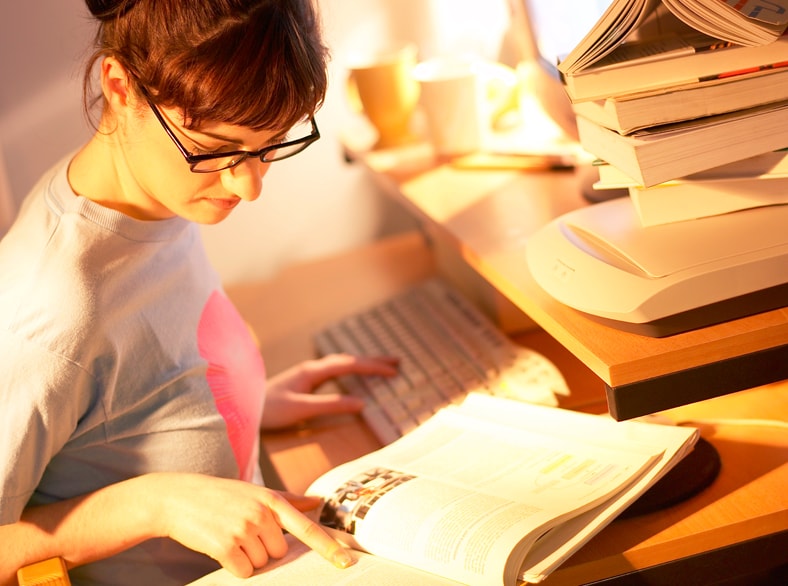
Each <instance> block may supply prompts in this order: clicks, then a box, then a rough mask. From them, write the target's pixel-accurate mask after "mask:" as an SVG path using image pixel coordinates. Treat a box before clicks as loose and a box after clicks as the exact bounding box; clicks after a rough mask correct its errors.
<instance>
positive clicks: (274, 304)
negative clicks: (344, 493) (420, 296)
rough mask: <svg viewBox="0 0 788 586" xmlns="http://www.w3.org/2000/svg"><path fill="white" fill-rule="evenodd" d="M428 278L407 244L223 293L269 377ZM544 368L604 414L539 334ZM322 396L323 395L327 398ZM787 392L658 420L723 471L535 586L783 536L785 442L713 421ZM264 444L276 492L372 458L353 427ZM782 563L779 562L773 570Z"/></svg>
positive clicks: (754, 414) (762, 430) (777, 412)
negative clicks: (710, 448) (693, 433)
mask: <svg viewBox="0 0 788 586" xmlns="http://www.w3.org/2000/svg"><path fill="white" fill-rule="evenodd" d="M433 272H434V266H433V262H432V255H431V254H430V251H429V249H428V247H427V246H426V245H425V242H424V240H423V239H422V238H421V237H420V236H419V235H416V234H409V235H405V236H402V237H398V238H394V239H390V240H388V241H384V242H381V243H378V244H376V245H374V246H370V247H367V248H364V249H360V250H358V251H354V252H352V253H349V254H347V255H343V256H339V257H335V258H331V259H328V260H325V261H317V262H314V263H308V264H305V265H302V266H298V267H292V268H289V269H286V270H285V271H284V272H283V273H282V274H281V275H280V276H278V277H277V278H276V279H274V280H272V281H269V282H264V283H258V284H250V285H244V286H238V287H231V288H229V289H228V294H229V295H230V297H231V298H232V299H233V301H234V302H235V303H236V304H237V306H238V308H239V310H240V311H241V313H242V314H243V315H244V317H245V318H246V319H247V321H248V322H249V323H250V325H251V326H252V328H253V329H254V330H255V332H256V333H257V335H258V338H259V340H260V344H261V349H262V352H263V355H264V357H265V358H266V364H267V368H268V369H269V372H270V373H275V372H277V371H279V370H281V369H283V368H285V367H287V366H290V365H291V364H293V363H295V362H297V361H298V360H301V359H304V358H308V357H312V356H314V351H313V348H312V343H311V336H312V334H313V333H314V332H315V331H316V330H317V329H318V328H320V327H321V326H323V325H325V324H327V323H328V322H330V321H331V320H334V319H337V318H339V317H341V316H343V315H345V314H347V313H350V312H352V311H354V310H356V309H359V308H362V307H364V306H366V305H369V304H371V303H375V302H377V301H380V300H382V299H385V298H386V297H388V296H390V295H392V294H394V293H396V292H397V291H400V290H402V289H404V288H405V287H407V286H408V285H409V284H412V283H415V282H417V281H419V280H420V279H422V278H425V277H427V276H429V275H431V274H433ZM519 341H522V342H524V343H527V344H529V345H531V346H533V347H534V348H536V349H537V350H540V351H542V352H543V353H544V354H546V355H547V356H549V357H550V358H551V359H553V360H554V361H555V362H556V364H558V366H559V368H561V369H562V371H563V372H564V374H565V376H566V377H567V380H568V382H569V384H570V387H571V388H572V396H570V397H569V398H567V399H566V400H565V406H567V407H571V408H578V409H582V410H586V411H589V412H604V411H605V399H604V393H603V390H602V389H601V388H600V384H601V383H600V382H599V381H598V379H597V378H596V376H595V375H594V373H593V372H591V371H590V370H589V369H588V368H587V367H585V366H584V365H583V364H582V363H581V362H579V361H578V360H577V359H575V358H574V357H573V356H572V355H571V353H569V352H568V351H566V350H565V349H564V348H563V347H562V346H561V345H560V344H558V343H557V342H556V341H554V340H553V339H552V338H551V337H550V336H547V335H544V333H540V332H534V333H530V334H528V335H527V336H526V337H524V338H523V339H522V340H519ZM330 389H331V387H330V385H327V390H330ZM786 414H788V383H786V382H783V383H775V384H772V385H767V386H765V387H760V388H757V389H753V390H750V391H742V392H739V393H735V394H732V395H727V396H724V397H720V398H717V399H712V400H709V401H704V402H701V403H696V404H694V405H688V406H685V407H681V408H677V409H673V410H671V411H668V412H665V415H666V416H668V417H670V418H671V419H673V420H674V421H676V422H682V421H687V420H691V421H705V422H706V423H701V424H699V427H700V428H701V430H702V435H703V436H704V437H705V438H707V439H708V440H709V441H710V442H711V443H712V444H713V445H714V446H715V447H716V448H717V450H718V451H719V453H720V455H721V458H722V471H721V473H720V475H719V477H718V478H717V480H716V481H715V482H714V484H712V486H710V487H709V488H708V489H706V490H705V491H703V492H702V493H701V494H699V495H697V496H695V497H693V498H691V499H689V500H687V501H685V502H683V503H680V504H678V505H676V506H674V507H671V508H669V509H667V510H665V511H663V512H658V513H652V514H649V515H644V516H641V517H636V518H632V519H625V520H618V521H615V522H614V523H613V524H611V525H610V526H609V527H607V528H606V529H605V530H603V531H602V532H601V533H600V534H599V535H597V536H596V537H595V538H594V539H592V540H591V541H590V542H589V543H588V544H587V545H586V546H585V547H583V548H582V549H581V550H580V551H578V552H577V553H576V554H575V555H574V556H573V557H572V558H571V559H570V560H568V561H567V562H566V563H565V564H564V565H563V566H562V567H561V568H560V569H559V570H558V571H556V572H555V573H554V574H553V575H551V576H550V578H549V579H548V581H547V582H546V583H545V584H550V585H557V584H577V583H581V582H587V581H590V580H596V579H603V578H606V577H609V576H613V575H618V574H622V573H626V572H629V571H632V570H635V569H642V568H645V567H651V566H655V565H657V564H662V563H666V562H669V561H671V560H675V559H676V558H682V557H687V556H692V555H696V554H700V553H703V552H706V551H709V550H712V549H715V548H721V547H726V546H729V545H731V544H737V543H740V542H743V541H746V540H748V539H754V538H758V537H761V536H765V535H770V534H773V533H775V532H777V531H781V530H786V529H788V492H787V491H786V490H785V487H786V486H788V431H786V429H785V428H784V427H782V428H781V427H769V426H765V425H756V424H746V423H744V424H738V423H725V422H723V421H719V422H718V421H715V420H731V419H735V420H750V419H752V420H757V419H775V418H779V419H781V420H782V421H785V420H786ZM263 441H264V443H265V446H266V448H267V450H268V452H269V454H270V457H271V460H272V461H273V464H274V466H275V467H276V469H277V471H278V472H279V474H280V476H281V477H282V479H283V481H284V483H285V486H286V487H287V488H288V489H289V490H291V491H293V492H303V491H304V489H305V488H306V487H307V486H308V485H309V484H310V483H311V482H312V481H313V480H314V479H315V478H317V476H319V475H320V474H322V473H323V472H325V471H327V470H329V469H330V468H332V467H334V466H336V465H338V464H340V463H343V462H346V461H348V460H350V459H352V458H355V457H358V456H360V455H362V454H365V453H368V452H369V451H371V450H374V449H376V448H377V447H379V444H378V442H377V440H376V439H375V438H374V436H373V435H372V434H371V433H370V432H369V430H368V429H367V428H366V426H365V425H364V424H363V423H362V422H361V421H360V419H359V418H358V417H355V416H339V417H327V418H324V419H321V420H318V421H314V422H312V423H310V424H306V425H304V426H302V427H299V428H297V429H293V430H287V431H282V432H277V433H267V434H265V435H264V436H263ZM783 561H788V560H783Z"/></svg>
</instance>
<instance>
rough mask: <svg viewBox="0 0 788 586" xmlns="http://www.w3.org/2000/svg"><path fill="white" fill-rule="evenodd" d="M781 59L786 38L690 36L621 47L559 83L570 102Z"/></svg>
mask: <svg viewBox="0 0 788 586" xmlns="http://www.w3.org/2000/svg"><path fill="white" fill-rule="evenodd" d="M787 61H788V36H786V35H783V36H782V37H780V38H779V39H777V40H776V41H774V42H772V43H769V44H768V45H759V46H755V47H745V46H741V45H730V44H727V43H722V42H720V41H718V40H717V39H714V38H712V37H707V36H706V35H703V34H701V33H693V34H684V35H675V36H667V37H663V38H659V39H649V40H642V41H633V42H628V43H624V44H623V45H621V46H620V47H618V48H617V49H616V50H615V51H613V52H612V53H610V54H609V55H608V56H606V57H605V58H603V59H601V60H600V61H598V62H596V63H594V64H593V65H591V66H589V67H586V68H584V69H583V70H581V71H577V72H575V73H571V74H564V75H563V82H564V87H565V89H566V93H567V95H568V96H569V98H570V100H571V101H572V102H581V101H585V100H601V99H605V98H609V97H613V96H622V95H627V94H633V93H639V92H643V91H650V90H659V89H666V88H672V87H679V86H684V85H689V84H695V83H700V82H702V81H707V80H713V79H725V78H732V77H735V76H737V75H748V74H751V73H756V72H758V71H764V70H768V69H772V68H778V67H782V66H784V65H785V63H786V62H787ZM559 65H560V64H559Z"/></svg>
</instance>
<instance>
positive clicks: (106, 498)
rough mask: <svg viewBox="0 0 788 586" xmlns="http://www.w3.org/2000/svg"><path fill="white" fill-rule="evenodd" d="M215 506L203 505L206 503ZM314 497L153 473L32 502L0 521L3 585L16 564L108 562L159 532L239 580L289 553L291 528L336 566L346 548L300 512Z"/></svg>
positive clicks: (345, 562)
mask: <svg viewBox="0 0 788 586" xmlns="http://www.w3.org/2000/svg"><path fill="white" fill-rule="evenodd" d="M206 502H210V503H213V505H212V506H211V507H205V503H206ZM317 504H318V500H317V499H312V498H307V497H297V496H294V495H286V494H283V493H278V492H276V491H272V490H270V489H267V488H264V487H260V486H256V485H253V484H249V483H246V482H242V481H238V480H227V479H222V478H214V477H211V476H204V475H200V474H184V473H156V474H147V475H144V476H139V477H137V478H133V479H130V480H127V481H124V482H120V483H117V484H113V485H110V486H108V487H106V488H103V489H101V490H98V491H96V492H93V493H90V494H88V495H84V496H81V497H77V498H73V499H69V500H66V501H62V502H58V503H54V504H51V505H44V506H38V507H29V508H27V509H25V511H24V512H23V514H22V519H21V520H20V521H19V522H17V523H14V524H11V525H3V526H0V543H2V544H3V547H2V548H0V584H1V585H3V586H5V585H14V584H16V581H15V580H16V571H17V569H18V568H20V567H22V566H25V565H28V564H31V563H34V562H37V561H42V560H44V559H48V558H51V557H55V556H60V557H62V558H64V559H65V561H66V564H67V565H68V566H69V567H74V566H78V565H82V564H85V563H89V562H92V561H96V560H99V559H103V558H106V557H109V556H112V555H114V554H116V553H119V552H121V551H123V550H125V549H127V548H129V547H132V546H134V545H136V544H138V543H141V542H143V541H145V540H147V539H151V538H154V537H169V538H172V539H174V540H176V541H178V542H180V543H181V544H182V545H184V546H186V547H188V548H190V549H193V550H195V551H198V552H201V553H204V554H206V555H208V556H210V557H212V558H214V559H215V560H217V561H218V562H219V563H220V564H221V565H222V566H224V567H225V568H227V569H228V570H229V571H231V572H232V573H233V574H235V575H237V576H240V577H248V576H249V575H251V573H252V572H253V570H254V568H258V567H261V566H263V565H265V564H266V563H267V562H268V560H269V559H270V558H279V557H282V556H284V555H285V553H286V551H287V545H286V542H285V540H284V536H283V534H282V529H286V530H287V531H288V532H290V533H292V534H293V535H294V536H295V537H297V538H298V539H300V540H301V541H303V542H304V543H306V544H307V545H308V546H310V547H311V548H313V549H314V550H315V551H317V552H318V553H320V554H321V555H322V556H323V557H325V558H326V559H327V560H329V561H331V562H332V563H333V564H334V565H336V566H338V567H340V568H343V567H347V566H349V565H350V564H352V563H353V562H352V558H351V556H350V555H349V553H348V552H347V551H346V550H345V549H344V548H343V547H342V546H341V545H340V544H339V543H337V542H336V541H335V540H333V539H332V538H331V537H329V536H328V535H327V534H326V533H325V531H323V529H321V528H320V526H319V525H318V524H317V523H315V522H314V521H312V520H310V519H309V518H307V517H306V516H304V515H303V514H302V513H301V511H305V510H309V509H312V508H314V507H316V506H317Z"/></svg>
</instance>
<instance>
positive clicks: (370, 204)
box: [0, 0, 506, 283]
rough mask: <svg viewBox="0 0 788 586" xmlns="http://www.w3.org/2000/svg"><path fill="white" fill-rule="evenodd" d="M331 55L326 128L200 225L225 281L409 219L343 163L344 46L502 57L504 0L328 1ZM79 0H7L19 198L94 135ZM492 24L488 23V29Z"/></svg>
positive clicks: (7, 144)
mask: <svg viewBox="0 0 788 586" xmlns="http://www.w3.org/2000/svg"><path fill="white" fill-rule="evenodd" d="M320 5H321V11H322V13H323V19H324V24H325V31H326V39H327V42H328V44H329V46H330V47H331V49H332V54H333V55H334V59H333V61H332V64H331V69H330V72H329V73H330V78H331V82H332V83H331V87H330V90H329V95H328V96H327V99H326V103H325V106H324V108H323V110H322V111H321V112H320V113H319V114H318V116H317V120H318V124H319V125H320V129H321V134H322V136H323V138H322V139H321V140H320V141H318V142H317V143H315V145H313V146H311V147H310V148H309V149H307V150H306V151H305V152H304V153H303V154H301V155H299V156H298V157H294V158H293V159H290V160H287V161H282V162H279V163H276V164H275V167H274V168H272V170H271V171H270V172H269V174H268V175H267V176H266V179H265V185H264V192H263V196H262V197H261V198H260V199H259V200H258V201H257V202H255V203H254V204H251V205H250V204H246V205H243V206H241V207H240V208H238V209H237V210H236V211H235V212H234V213H233V214H232V215H231V216H230V218H228V219H227V220H226V221H225V222H223V223H221V224H219V225H217V226H210V227H204V228H203V235H204V239H205V242H206V247H207V249H208V254H209V256H210V257H211V259H212V261H213V262H214V264H215V265H216V267H217V269H218V270H219V272H220V274H221V275H222V278H223V279H224V280H225V282H228V283H229V282H235V281H239V280H244V279H258V278H265V277H267V276H270V275H272V274H273V273H275V272H276V271H277V270H279V269H280V268H281V267H282V266H285V265H287V264H289V263H292V262H298V261H301V260H306V259H310V258H315V257H319V256H321V255H326V254H330V253H332V252H336V251H341V250H344V249H347V248H350V247H354V246H357V245H359V244H361V243H364V242H368V241H370V240H372V239H375V238H378V237H380V236H381V235H384V234H387V233H390V232H394V231H397V230H401V229H405V228H408V227H412V225H413V222H412V220H411V219H410V218H409V217H408V216H407V215H406V214H405V213H404V212H403V211H402V210H400V209H399V208H398V207H396V206H395V205H393V204H392V203H391V202H390V201H389V200H388V199H387V198H386V197H385V196H382V195H381V194H380V193H379V192H378V191H377V189H376V188H375V187H374V186H373V185H372V184H371V182H370V180H369V178H368V177H367V176H366V175H365V174H364V172H363V171H362V170H361V169H359V168H357V167H356V166H353V165H348V164H346V163H345V161H344V159H343V156H342V152H341V148H340V145H339V140H338V136H339V135H340V132H341V130H342V128H343V127H345V125H346V124H347V122H348V120H349V118H350V117H352V116H355V114H353V113H352V112H350V111H349V110H348V108H347V107H346V104H345V101H344V95H343V93H342V88H343V86H344V75H345V74H344V70H343V68H342V54H343V53H345V52H347V51H351V50H358V49H359V48H364V47H369V46H371V45H373V44H375V43H377V42H380V41H381V40H385V39H405V40H412V41H415V42H417V43H418V44H419V46H420V50H421V54H422V56H424V57H429V56H432V55H435V54H440V53H446V52H450V51H456V50H459V49H462V50H464V51H467V50H472V51H474V52H476V53H479V54H481V55H482V56H487V57H494V56H495V55H496V53H497V50H498V44H499V42H500V35H501V34H502V30H503V27H504V26H505V21H506V6H505V5H506V2H505V0H484V1H483V2H482V1H481V0H320ZM92 31H93V28H92V23H91V22H90V19H89V17H88V13H87V9H86V8H85V7H84V3H83V1H82V0H36V1H35V2H13V3H12V2H6V1H5V0H4V1H3V2H2V5H0V160H2V158H5V162H6V167H7V171H8V173H7V174H8V186H9V187H10V191H11V194H12V196H13V199H14V200H15V203H16V204H18V202H19V201H20V200H21V199H22V197H23V196H24V194H25V193H26V192H27V191H28V189H29V188H30V187H31V186H32V184H33V183H34V182H35V180H36V178H37V177H38V176H39V175H40V174H41V173H42V172H44V171H45V170H46V169H47V168H48V167H50V166H51V165H52V164H53V163H54V162H55V161H56V160H57V159H59V158H60V157H62V156H63V155H64V154H65V153H67V152H69V151H71V150H73V149H76V148H78V147H79V145H80V144H82V143H83V142H84V141H85V140H86V139H87V138H88V136H89V127H88V125H87V122H86V121H85V119H84V116H83V113H82V98H81V76H82V71H81V67H82V62H83V60H84V57H85V54H86V52H87V50H88V45H89V44H90V41H91V40H92V34H93V33H92ZM479 31H483V32H481V33H480V32H479Z"/></svg>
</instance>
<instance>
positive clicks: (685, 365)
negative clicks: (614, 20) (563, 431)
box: [347, 145, 788, 419]
mask: <svg viewBox="0 0 788 586" xmlns="http://www.w3.org/2000/svg"><path fill="white" fill-rule="evenodd" d="M347 149H348V156H349V157H350V158H351V159H353V160H356V161H358V162H359V163H361V164H363V165H365V166H366V167H367V168H368V169H369V170H370V172H371V174H372V176H373V177H374V178H375V179H376V180H377V182H378V184H379V185H380V186H381V187H382V188H383V189H384V190H385V191H386V192H387V193H388V194H390V195H391V196H392V197H393V198H394V199H395V200H396V201H399V202H400V203H401V204H402V205H404V206H405V207H406V208H407V209H409V210H411V211H412V212H413V213H414V214H415V215H416V216H417V218H419V219H420V220H421V221H422V222H423V223H424V227H425V230H427V231H428V232H429V233H430V235H431V237H432V238H433V239H434V240H435V241H436V242H438V243H443V244H444V246H443V250H446V251H449V252H448V254H451V253H453V254H455V255H456V256H457V257H459V258H460V259H461V261H462V262H463V263H464V264H466V265H467V266H469V267H470V268H471V269H472V270H473V271H474V272H475V273H476V274H477V275H479V276H481V278H482V279H483V280H484V281H485V282H487V283H489V284H490V285H491V286H492V288H493V289H494V290H496V291H498V292H500V293H502V294H503V295H504V296H505V297H506V298H507V299H508V300H510V301H511V302H512V303H513V304H514V305H515V306H516V307H517V308H519V309H520V310H522V312H524V313H525V314H526V315H528V316H529V317H530V318H531V319H533V320H534V321H535V322H536V323H537V324H538V325H539V326H540V327H541V328H542V329H544V330H545V331H547V332H549V333H550V334H551V335H552V336H553V337H554V338H555V339H556V340H558V341H559V342H560V343H561V344H562V345H563V346H565V347H566V348H568V349H569V351H570V352H572V354H574V355H575V356H577V357H578V358H579V359H580V360H581V361H582V362H583V363H584V364H586V365H587V366H588V367H589V368H590V369H591V370H592V371H594V372H595V373H596V374H597V375H598V376H599V378H601V379H602V380H603V381H604V383H605V384H606V385H607V397H608V406H609V410H610V413H611V414H612V415H613V416H614V417H616V418H617V419H627V418H630V417H636V416H639V415H643V414H645V413H649V412H650V411H655V410H662V409H667V408H670V407H674V406H676V405H679V404H683V403H685V402H688V401H698V400H702V399H707V398H709V397H713V396H716V395H719V394H720V393H725V392H733V391H738V390H741V389H744V388H748V387H751V386H755V385H761V384H765V383H768V382H773V381H776V380H783V379H786V378H788V309H787V308H782V309H777V310H774V311H768V312H764V313H760V314H757V315H753V316H750V317H746V318H742V319H737V320H732V321H729V322H726V323H721V324H717V325H714V326H710V327H706V328H702V329H698V330H694V331H690V332H686V333H682V334H677V335H673V336H670V337H666V338H650V337H646V336H641V335H637V334H632V333H628V332H623V331H619V330H616V329H613V328H611V327H608V326H605V325H602V324H600V323H598V322H596V321H594V320H592V319H589V318H588V317H587V316H585V315H583V314H582V313H580V312H578V311H575V310H574V309H572V308H570V307H567V306H564V305H562V304H561V303H558V302H557V301H555V300H553V299H552V298H551V297H550V296H549V295H547V293H545V292H544V291H543V290H542V289H541V288H540V287H539V286H538V285H537V284H536V283H535V281H534V280H533V277H532V276H531V275H530V273H529V271H528V269H527V267H526V260H525V245H526V242H527V240H528V237H529V236H530V235H531V234H532V233H533V232H534V231H535V230H537V229H538V228H540V227H541V226H543V225H544V224H545V223H547V222H549V221H550V220H552V219H553V218H555V217H556V216H559V215H561V214H563V213H565V212H567V211H569V210H572V209H575V208H577V207H579V206H582V205H587V204H586V203H585V202H584V201H583V200H582V198H581V196H580V194H579V188H578V185H577V182H576V179H575V177H574V174H573V173H571V172H552V173H549V172H548V173H523V172H518V171H505V170H504V171H490V170H483V171H479V170H467V169H462V170H459V169H455V168H453V167H452V166H451V165H450V164H447V163H441V162H440V161H436V160H435V158H434V156H433V155H432V154H431V152H430V151H425V149H424V148H423V147H422V146H420V145H415V146H414V147H411V148H403V149H397V150H391V151H377V152H375V151H363V150H360V149H357V150H354V149H353V148H352V147H347ZM444 256H445V255H444Z"/></svg>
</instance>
